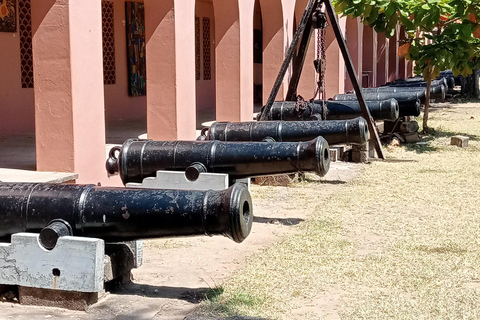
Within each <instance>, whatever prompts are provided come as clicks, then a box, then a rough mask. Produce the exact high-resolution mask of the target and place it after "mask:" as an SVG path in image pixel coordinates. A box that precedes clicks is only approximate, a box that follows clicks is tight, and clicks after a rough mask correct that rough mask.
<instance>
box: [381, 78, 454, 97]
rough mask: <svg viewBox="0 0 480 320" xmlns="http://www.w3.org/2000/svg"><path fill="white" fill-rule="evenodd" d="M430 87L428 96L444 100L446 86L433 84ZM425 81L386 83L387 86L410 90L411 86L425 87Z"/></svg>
mask: <svg viewBox="0 0 480 320" xmlns="http://www.w3.org/2000/svg"><path fill="white" fill-rule="evenodd" d="M433 82H434V81H432V86H431V87H430V96H431V98H433V99H438V100H442V101H443V100H445V96H446V93H447V87H446V86H445V85H443V84H434V83H433ZM426 87H427V83H426V82H413V83H407V82H406V83H396V84H391V85H388V86H387V88H405V90H411V89H412V88H426Z"/></svg>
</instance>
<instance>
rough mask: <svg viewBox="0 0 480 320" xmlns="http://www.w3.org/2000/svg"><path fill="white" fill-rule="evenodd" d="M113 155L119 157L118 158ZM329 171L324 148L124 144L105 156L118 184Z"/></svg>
mask: <svg viewBox="0 0 480 320" xmlns="http://www.w3.org/2000/svg"><path fill="white" fill-rule="evenodd" d="M117 153H118V157H117ZM329 167H330V156H329V147H328V142H327V141H326V140H325V139H324V138H322V137H317V138H316V139H314V140H311V141H307V142H282V143H276V142H224V141H153V140H133V139H130V140H127V141H125V143H124V144H123V146H122V147H121V148H120V147H115V148H113V149H112V150H111V151H110V156H109V159H108V160H107V171H108V173H109V174H116V173H119V174H120V177H121V179H122V181H123V183H125V184H126V183H128V182H142V181H143V179H144V178H146V177H154V176H155V175H156V172H157V171H158V170H174V171H185V175H186V177H187V179H189V180H196V178H197V177H198V175H199V174H200V173H201V172H213V173H226V174H228V175H229V176H230V178H231V179H241V178H247V177H258V176H266V175H274V174H284V173H295V172H298V171H314V172H316V173H317V174H318V175H319V176H324V175H325V174H326V173H327V172H328V169H329Z"/></svg>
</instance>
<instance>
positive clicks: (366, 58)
mask: <svg viewBox="0 0 480 320" xmlns="http://www.w3.org/2000/svg"><path fill="white" fill-rule="evenodd" d="M376 38H377V33H376V32H375V30H374V29H373V28H369V27H365V28H364V29H363V72H364V74H365V75H367V76H368V85H367V87H375V86H376V74H377V64H376V61H377V39H376ZM362 82H363V81H362Z"/></svg>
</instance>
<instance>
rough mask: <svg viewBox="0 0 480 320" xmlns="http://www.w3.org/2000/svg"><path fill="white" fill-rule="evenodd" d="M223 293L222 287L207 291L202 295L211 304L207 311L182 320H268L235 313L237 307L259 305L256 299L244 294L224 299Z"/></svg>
mask: <svg viewBox="0 0 480 320" xmlns="http://www.w3.org/2000/svg"><path fill="white" fill-rule="evenodd" d="M223 292H224V289H223V288H222V287H217V288H213V289H209V290H207V291H206V292H205V293H204V297H205V300H206V301H209V302H210V303H211V305H210V306H209V307H208V308H207V311H205V310H203V311H202V308H200V309H199V310H196V311H194V312H193V313H191V314H190V315H188V316H187V317H185V319H184V320H268V319H266V318H258V317H249V316H243V315H239V314H238V313H237V311H236V310H237V307H238V306H241V305H243V306H254V305H257V304H259V301H258V299H256V298H254V297H252V296H251V295H249V294H246V293H236V294H234V295H233V296H231V297H229V298H228V299H225V298H224V297H222V294H223Z"/></svg>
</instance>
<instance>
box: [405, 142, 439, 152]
mask: <svg viewBox="0 0 480 320" xmlns="http://www.w3.org/2000/svg"><path fill="white" fill-rule="evenodd" d="M405 147H406V148H407V150H408V151H415V152H416V153H418V154H421V153H428V152H434V151H438V148H437V147H432V146H430V145H428V144H416V143H408V144H406V145H405Z"/></svg>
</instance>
